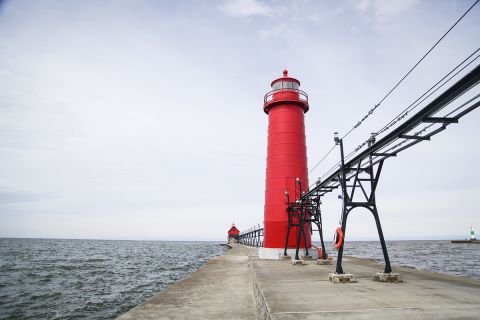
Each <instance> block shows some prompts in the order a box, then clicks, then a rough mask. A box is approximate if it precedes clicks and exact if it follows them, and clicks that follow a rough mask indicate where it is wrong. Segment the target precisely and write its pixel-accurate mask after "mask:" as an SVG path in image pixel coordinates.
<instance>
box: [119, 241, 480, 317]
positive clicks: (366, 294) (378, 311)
mask: <svg viewBox="0 0 480 320" xmlns="http://www.w3.org/2000/svg"><path fill="white" fill-rule="evenodd" d="M382 268H383V267H382V266H381V265H380V264H377V263H376V262H373V261H369V260H365V259H357V258H351V257H345V258H344V270H345V272H349V273H352V274H354V275H355V276H356V278H357V281H358V282H357V283H346V284H332V283H330V282H329V281H328V274H329V273H333V272H334V270H335V266H334V265H316V264H315V261H312V262H308V263H307V264H306V265H302V266H294V265H292V264H291V263H290V262H286V261H274V260H259V259H258V249H257V248H251V247H244V246H240V245H238V246H234V247H233V248H232V249H231V250H229V251H228V252H226V253H225V254H224V255H223V256H221V257H217V258H214V259H211V260H210V261H209V262H208V263H207V264H206V265H205V266H204V267H203V268H201V269H200V270H199V271H197V272H195V273H193V274H192V275H190V276H189V277H187V278H186V279H184V280H182V281H180V282H178V283H176V284H174V285H172V286H171V287H169V288H168V289H167V290H165V291H163V292H161V293H159V294H158V295H156V296H155V297H153V298H152V299H150V300H148V301H147V302H145V303H143V304H142V305H140V306H138V307H136V308H134V309H133V310H131V311H130V312H128V313H126V314H124V315H122V316H121V317H120V318H119V319H122V320H125V319H227V318H228V319H272V320H290V319H347V318H348V319H350V320H352V319H353V320H355V319H409V320H415V319H479V318H480V281H478V280H473V279H467V278H462V277H453V276H448V275H441V274H436V273H431V272H426V271H421V270H416V269H411V268H402V267H394V271H395V272H399V273H401V274H403V277H404V282H402V283H383V282H375V281H372V278H373V273H374V272H380V271H382Z"/></svg>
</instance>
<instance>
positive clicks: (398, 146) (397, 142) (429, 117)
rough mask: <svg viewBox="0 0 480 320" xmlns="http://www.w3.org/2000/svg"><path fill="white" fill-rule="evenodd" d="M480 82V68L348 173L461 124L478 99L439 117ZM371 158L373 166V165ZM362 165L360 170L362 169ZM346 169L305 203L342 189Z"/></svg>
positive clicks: (353, 163)
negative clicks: (341, 176) (340, 175)
mask: <svg viewBox="0 0 480 320" xmlns="http://www.w3.org/2000/svg"><path fill="white" fill-rule="evenodd" d="M479 82H480V65H478V66H477V67H475V69H473V70H472V71H471V72H470V73H468V74H467V75H465V76H464V77H463V78H462V79H460V80H459V81H458V82H457V83H455V84H454V85H452V86H451V87H450V88H449V89H447V90H446V91H445V92H443V93H442V94H441V95H440V96H438V97H437V98H436V99H435V100H433V101H432V102H430V103H429V104H428V105H427V106H425V107H424V108H423V109H422V110H420V111H419V112H417V113H416V114H415V115H413V116H412V117H411V118H410V119H408V120H407V121H405V122H404V123H403V124H402V125H400V126H399V127H398V128H396V129H395V130H393V131H392V132H391V133H389V134H388V135H386V136H385V137H383V138H382V139H380V140H379V141H377V142H376V143H373V144H372V145H371V146H369V147H368V148H367V149H366V150H364V151H363V152H361V153H360V154H358V155H357V156H355V157H354V158H353V159H351V160H349V161H348V162H346V163H345V170H346V171H349V172H350V171H356V170H357V169H359V170H366V169H368V168H371V167H372V166H373V165H376V164H378V163H379V162H380V161H382V160H385V159H387V158H390V157H395V156H397V154H398V153H400V152H401V151H403V150H405V149H408V148H410V147H412V146H414V145H416V144H417V143H419V142H422V141H425V140H430V138H431V137H432V136H434V135H435V134H437V133H439V132H441V131H443V130H445V129H446V127H447V126H448V125H450V124H452V123H458V119H460V118H461V117H463V116H464V115H466V114H467V113H469V112H471V111H473V110H474V109H476V108H478V106H479V105H480V98H479V96H478V94H477V95H475V96H474V97H473V98H471V99H469V100H467V101H465V102H464V103H462V104H461V105H460V106H458V107H457V108H456V109H455V110H453V111H452V112H451V113H448V114H447V115H443V116H440V115H438V114H439V113H440V111H442V110H443V109H444V108H445V107H446V106H448V105H449V104H451V103H452V102H454V101H456V100H457V99H458V98H460V97H461V96H463V95H464V94H465V93H466V92H467V91H469V90H470V89H472V88H473V87H475V86H476V85H477V84H478V83H479ZM370 157H371V158H372V162H371V163H370V162H369V161H366V160H369V159H370ZM359 164H360V166H359ZM341 172H342V168H341V167H340V166H339V168H338V169H337V170H336V171H335V172H333V173H332V174H330V175H329V176H328V177H327V178H325V179H324V180H323V181H319V182H317V185H316V186H315V187H314V188H312V189H311V190H309V191H308V192H306V193H305V194H304V195H302V197H301V198H302V199H306V198H309V197H311V196H313V195H319V196H323V195H325V194H326V193H328V192H331V191H332V190H335V189H336V188H338V187H339V186H340V182H339V181H338V176H339V174H341ZM353 176H354V174H352V173H350V174H348V175H347V179H349V178H351V177H353Z"/></svg>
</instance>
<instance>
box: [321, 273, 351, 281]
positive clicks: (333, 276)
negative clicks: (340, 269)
mask: <svg viewBox="0 0 480 320" xmlns="http://www.w3.org/2000/svg"><path fill="white" fill-rule="evenodd" d="M328 281H330V282H331V283H355V282H357V279H355V276H354V275H353V274H350V273H342V274H339V273H330V274H329V275H328Z"/></svg>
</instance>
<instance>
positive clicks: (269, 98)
mask: <svg viewBox="0 0 480 320" xmlns="http://www.w3.org/2000/svg"><path fill="white" fill-rule="evenodd" d="M283 92H294V93H298V100H300V101H304V102H307V103H308V95H307V93H306V92H305V91H302V90H300V89H288V88H282V89H277V90H272V91H270V92H268V93H267V94H266V95H265V97H264V98H263V103H264V104H267V103H270V102H272V101H273V95H274V94H277V93H283Z"/></svg>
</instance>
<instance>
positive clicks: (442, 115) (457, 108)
mask: <svg viewBox="0 0 480 320" xmlns="http://www.w3.org/2000/svg"><path fill="white" fill-rule="evenodd" d="M479 82H480V65H477V66H476V67H475V68H474V69H473V70H472V71H470V72H469V73H468V74H467V75H465V76H464V77H463V78H461V79H460V80H458V81H457V82H456V83H455V84H454V85H452V86H451V87H450V88H448V89H447V90H445V91H444V92H443V93H442V94H440V95H439V96H437V97H436V98H435V99H434V100H433V101H431V102H430V103H428V104H427V105H426V106H425V107H424V108H423V109H421V110H420V111H419V112H417V113H416V114H415V115H413V116H412V117H411V118H409V119H408V120H406V121H405V122H404V123H402V124H401V125H399V126H398V127H397V128H395V129H393V131H392V132H390V133H389V134H387V135H386V136H384V137H383V138H381V139H380V140H379V141H375V136H372V137H371V138H370V139H369V140H367V141H366V142H365V143H364V144H368V147H367V148H366V149H365V150H364V151H362V152H360V153H359V154H358V155H356V156H355V157H353V158H352V159H351V160H348V159H346V158H345V156H344V153H343V141H342V139H338V138H336V139H335V142H336V143H337V144H339V146H340V162H339V168H338V169H336V170H335V171H334V172H333V173H331V174H330V175H328V176H327V178H326V179H324V180H323V181H320V180H319V181H317V183H316V186H315V187H314V188H312V189H311V190H306V191H305V192H303V191H302V188H301V184H299V185H298V188H299V189H300V191H299V196H298V197H295V199H293V202H291V201H290V199H289V196H288V194H286V199H285V200H286V202H287V214H288V217H289V226H288V227H289V230H290V229H291V228H292V227H295V228H297V248H296V249H297V250H296V255H295V258H296V259H299V256H298V252H299V243H300V239H301V238H302V237H305V234H304V233H305V232H304V231H303V232H302V230H304V225H305V224H311V223H314V224H315V225H316V226H317V227H318V231H319V233H320V242H321V248H322V251H321V252H322V256H321V257H320V258H322V259H326V251H325V244H324V241H323V230H322V217H321V211H320V205H321V198H322V197H323V196H324V195H325V194H327V193H329V192H332V191H333V190H335V189H337V188H338V187H341V191H342V195H341V197H342V199H343V209H342V216H341V220H340V224H341V227H339V228H338V229H337V231H336V232H337V234H338V235H339V237H338V239H340V240H336V248H337V249H338V258H337V268H336V272H337V273H338V274H342V273H344V272H343V268H342V257H343V236H344V235H345V232H346V227H347V218H348V215H349V213H350V212H351V211H352V210H353V209H356V208H364V209H367V210H369V211H370V212H371V213H372V214H373V217H374V219H375V223H376V226H377V231H378V235H379V238H380V243H381V246H382V251H383V255H384V258H385V273H391V272H392V268H391V266H390V259H389V257H388V251H387V247H386V244H385V239H384V236H383V231H382V226H381V223H380V217H379V213H378V209H377V204H376V198H375V191H376V189H377V186H378V182H379V179H380V174H381V172H382V168H383V162H384V161H385V160H386V159H388V158H391V157H395V156H397V154H399V153H400V152H402V151H403V150H406V149H408V148H410V147H412V146H414V145H416V144H417V143H419V142H422V141H426V140H430V138H431V137H432V136H434V135H436V134H437V133H439V132H441V131H443V130H445V129H446V128H447V126H449V125H450V124H452V123H458V120H459V119H460V118H461V117H463V116H464V115H466V114H468V113H469V112H471V111H473V110H474V109H476V108H478V107H479V106H480V92H478V90H477V91H476V92H470V90H471V89H472V88H474V87H475V86H477V85H478V83H479ZM405 115H406V114H405V113H403V114H402V115H400V116H399V118H397V119H398V120H401V119H403V117H404V116H405ZM362 146H363V145H362ZM360 148H361V147H360ZM360 148H357V149H360ZM356 151H357V150H356ZM353 154H354V153H352V155H353ZM347 158H348V156H347ZM347 160H348V161H347ZM287 234H288V233H287ZM287 242H288V238H287V239H286V245H285V251H284V254H285V255H286V253H287ZM308 254H309V253H308V251H306V255H308Z"/></svg>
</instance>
